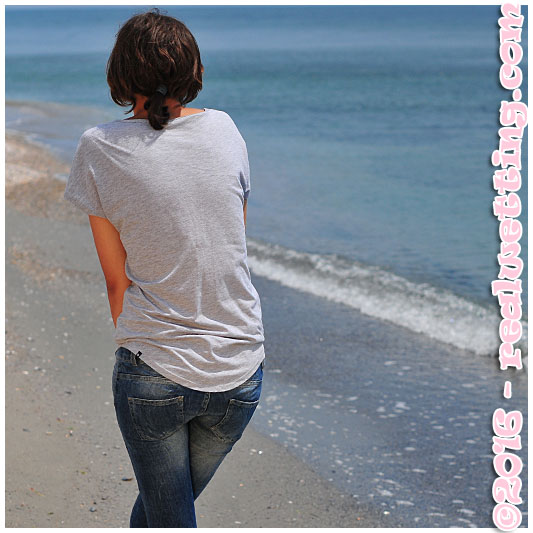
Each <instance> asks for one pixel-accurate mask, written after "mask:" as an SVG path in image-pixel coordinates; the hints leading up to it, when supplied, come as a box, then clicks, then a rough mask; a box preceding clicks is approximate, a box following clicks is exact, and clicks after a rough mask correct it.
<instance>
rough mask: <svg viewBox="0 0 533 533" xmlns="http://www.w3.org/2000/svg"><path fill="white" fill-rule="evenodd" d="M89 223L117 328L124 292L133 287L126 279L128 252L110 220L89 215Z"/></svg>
mask: <svg viewBox="0 0 533 533" xmlns="http://www.w3.org/2000/svg"><path fill="white" fill-rule="evenodd" d="M89 222H90V224H91V229H92V232H93V237H94V244H95V246H96V251H97V253H98V258H99V259H100V265H101V266H102V270H103V272H104V277H105V281H106V287H107V296H108V298H109V305H110V307H111V316H112V318H113V323H114V324H115V327H117V318H118V316H119V315H120V313H122V302H123V300H124V292H125V290H126V289H127V288H128V287H129V286H130V285H131V280H130V279H128V278H127V277H126V272H125V264H126V250H125V249H124V246H123V245H122V241H121V240H120V234H119V232H118V231H117V230H116V229H115V227H114V226H113V224H111V222H109V220H107V219H106V218H101V217H97V216H94V215H89Z"/></svg>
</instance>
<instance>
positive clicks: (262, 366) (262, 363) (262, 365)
mask: <svg viewBox="0 0 533 533" xmlns="http://www.w3.org/2000/svg"><path fill="white" fill-rule="evenodd" d="M264 367H265V360H264V359H263V360H262V361H261V370H263V368H264Z"/></svg>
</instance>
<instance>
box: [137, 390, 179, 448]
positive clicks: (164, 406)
mask: <svg viewBox="0 0 533 533" xmlns="http://www.w3.org/2000/svg"><path fill="white" fill-rule="evenodd" d="M183 403H184V396H183V395H182V396H175V397H173V398H167V399H164V400H146V399H144V398H132V397H128V404H129V408H130V414H131V419H132V422H133V428H134V429H135V431H136V432H137V435H138V436H139V438H140V439H141V440H163V439H166V438H168V437H170V436H171V435H172V434H174V433H175V432H176V431H177V430H178V429H179V428H180V427H181V426H182V425H183V424H184V421H185V417H184V413H183Z"/></svg>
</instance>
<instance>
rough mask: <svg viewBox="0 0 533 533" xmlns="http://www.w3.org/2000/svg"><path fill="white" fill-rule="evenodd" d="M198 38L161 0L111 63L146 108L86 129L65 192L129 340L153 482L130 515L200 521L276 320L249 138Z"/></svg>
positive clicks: (133, 403) (131, 405) (129, 391)
mask: <svg viewBox="0 0 533 533" xmlns="http://www.w3.org/2000/svg"><path fill="white" fill-rule="evenodd" d="M202 73H203V66H202V62H201V60H200V52H199V50H198V46H197V44H196V41H195V39H194V37H193V36H192V35H191V33H190V32H189V30H188V29H187V28H186V27H185V25H184V24H182V23H181V22H180V21H178V20H176V19H175V18H172V17H169V16H165V15H162V14H160V12H159V10H158V9H152V10H150V11H148V12H146V13H143V14H138V15H135V16H133V17H132V18H130V19H129V20H128V21H127V22H126V23H125V24H124V25H123V26H122V27H121V29H120V30H119V32H118V33H117V38H116V43H115V46H114V48H113V50H112V52H111V55H110V57H109V60H108V64H107V81H108V84H109V87H110V89H111V97H112V99H113V101H114V102H115V103H117V104H118V105H120V106H128V105H131V109H130V110H129V111H128V113H129V112H131V111H133V113H134V114H133V116H132V117H131V118H127V119H122V120H115V121H112V122H109V123H105V124H100V125H98V126H95V127H93V128H90V129H88V130H87V131H85V132H84V133H83V135H82V136H81V139H80V141H79V144H78V148H77V151H76V154H75V156H74V160H73V164H72V169H71V173H70V176H69V180H68V184H67V187H66V190H65V198H66V199H67V200H69V201H71V202H72V203H73V204H74V205H76V206H77V207H79V208H80V209H82V210H83V211H84V212H85V213H87V214H88V215H89V220H90V226H91V229H92V233H93V236H94V241H95V245H96V249H97V252H98V256H99V259H100V263H101V266H102V270H103V273H104V276H105V280H106V285H107V292H108V296H109V304H110V307H111V315H112V317H113V322H114V324H115V335H114V339H115V341H116V343H117V344H118V345H119V347H118V349H117V351H116V353H115V356H116V362H115V367H114V371H113V385H112V386H113V395H114V404H115V410H116V415H117V420H118V424H119V427H120V430H121V433H122V436H123V438H124V442H125V445H126V448H127V451H128V453H129V456H130V459H131V462H132V466H133V469H134V472H135V476H136V479H137V483H138V487H139V495H138V497H137V500H136V501H135V504H134V505H133V510H132V513H131V519H130V527H196V517H195V510H194V500H195V499H196V498H197V497H198V495H199V494H200V493H201V492H202V490H203V489H204V488H205V486H206V485H207V483H208V482H209V480H210V479H211V478H212V476H213V474H214V473H215V471H216V469H217V468H218V466H219V465H220V463H221V462H222V460H223V459H224V457H225V456H226V454H227V453H228V452H229V451H230V450H231V449H232V447H233V445H234V444H235V443H236V442H237V441H238V440H239V438H240V437H241V436H242V433H243V431H244V429H245V427H246V425H247V424H248V423H249V421H250V419H251V417H252V415H253V413H254V411H255V409H256V407H257V404H258V402H259V397H260V394H261V385H262V378H263V365H264V361H263V360H264V357H265V352H264V347H263V341H264V334H263V333H264V332H263V325H262V314H261V304H260V300H259V296H258V294H257V291H256V290H255V288H254V286H253V285H252V282H251V278H250V271H249V269H248V265H247V254H246V235H245V224H246V204H247V198H248V194H249V192H250V173H249V166H248V155H247V150H246V144H245V142H244V140H243V139H242V137H241V135H240V133H239V131H238V129H237V127H236V126H235V124H234V122H233V121H232V119H231V118H230V117H229V115H227V114H226V113H225V112H223V111H219V110H215V109H210V108H203V109H194V108H188V107H185V106H186V104H188V103H190V102H191V101H192V100H194V98H195V97H196V96H197V94H198V92H199V91H200V90H201V88H202Z"/></svg>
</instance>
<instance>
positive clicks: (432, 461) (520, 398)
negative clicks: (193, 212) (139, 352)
mask: <svg viewBox="0 0 533 533" xmlns="http://www.w3.org/2000/svg"><path fill="white" fill-rule="evenodd" d="M6 164H7V169H6V330H7V331H6V342H7V345H6V526H7V527H128V525H129V522H128V520H129V513H130V509H131V506H132V504H133V502H134V500H135V497H136V494H137V487H136V482H135V478H134V476H133V471H132V467H131V464H130V462H129V458H128V456H127V452H126V449H125V446H124V444H123V441H122V438H121V435H120V432H119V429H118V425H117V423H116V419H115V413H114V408H113V400H112V392H111V372H112V368H113V364H114V351H115V349H116V346H115V345H114V342H113V339H112V332H113V323H112V320H111V316H110V312H109V305H108V302H107V297H106V294H105V282H104V279H103V275H102V273H101V269H100V265H99V262H98V257H97V255H96V251H95V249H94V243H93V241H92V235H91V231H90V227H89V224H88V220H87V217H86V215H85V214H83V213H80V212H78V211H77V210H76V209H74V208H73V207H72V206H70V205H68V203H67V202H65V201H64V200H63V198H62V194H63V190H64V182H63V181H62V180H60V179H57V178H55V177H54V176H55V175H57V174H64V173H65V172H68V165H66V164H65V163H64V162H63V161H61V160H58V159H56V158H55V157H54V156H52V154H50V153H49V152H47V151H46V149H45V148H44V147H40V146H37V145H34V144H30V143H28V142H26V141H25V140H24V138H23V137H22V136H20V135H13V134H8V135H7V138H6ZM251 259H252V260H253V257H251ZM252 276H253V282H254V285H255V286H256V288H257V290H258V292H259V294H260V296H261V302H262V309H263V319H264V325H265V338H266V341H265V349H266V353H267V359H266V364H265V376H264V385H263V392H262V399H261V402H260V406H259V407H258V409H257V411H256V414H255V415H254V417H253V419H252V422H251V424H250V425H249V426H248V428H247V429H246V431H245V433H244V436H243V437H242V439H241V440H240V441H239V442H238V443H237V444H236V446H235V447H234V449H233V451H232V452H231V453H230V454H229V455H228V456H227V458H226V459H225V461H224V462H223V464H222V466H221V467H220V469H219V470H218V471H217V473H216V474H215V477H214V478H213V480H212V481H211V483H210V484H209V486H208V487H207V488H206V489H205V491H204V493H202V494H201V495H200V497H199V499H198V500H197V502H196V510H197V519H198V525H199V527H423V526H426V527H437V526H438V527H450V526H456V527H490V526H491V512H492V507H493V501H492V499H491V495H490V487H491V485H492V481H493V479H494V471H493V470H492V455H491V435H492V427H491V417H492V412H493V410H494V409H495V408H496V407H500V406H501V407H505V408H506V409H507V410H509V409H511V408H515V409H520V410H521V411H522V412H523V414H524V420H525V422H524V428H527V373H526V372H524V371H517V372H514V373H512V372H511V373H508V374H509V375H506V376H503V373H502V372H501V371H500V370H499V369H498V366H497V360H496V359H494V358H489V357H482V356H478V355H476V354H473V353H469V352H466V351H461V350H458V349H457V348H455V347H454V346H452V345H447V344H445V343H440V342H438V341H435V340H433V339H430V338H427V337H425V336H423V335H420V334H417V333H415V332H412V331H409V330H406V329H405V328H402V327H400V326H397V325H395V324H392V323H387V322H385V321H380V320H377V319H375V318H372V317H369V316H367V315H363V314H362V313H360V312H359V311H357V310H356V309H353V308H351V307H349V306H343V305H342V304H338V303H336V302H332V301H329V300H327V299H325V298H320V297H318V296H315V295H313V294H309V293H304V292H302V291H298V290H294V289H290V288H287V287H285V286H283V285H282V284H279V283H276V282H274V281H271V280H268V279H266V278H262V277H259V276H255V275H254V274H253V271H252ZM504 378H505V379H511V380H512V383H513V398H512V400H503V397H502V394H501V391H502V388H503V381H504ZM504 401H505V402H506V403H505V404H504ZM522 445H523V448H522V451H521V452H520V455H521V456H522V457H526V455H527V430H526V429H524V430H523V431H522ZM526 470H527V469H526V465H524V471H523V473H522V474H521V478H522V480H523V482H524V488H523V489H522V495H523V497H524V496H525V494H526V491H527V483H526V482H527V471H526ZM525 509H526V507H525V506H524V507H523V511H524V516H523V522H522V526H523V527H524V526H525V525H527V513H526V512H525Z"/></svg>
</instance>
